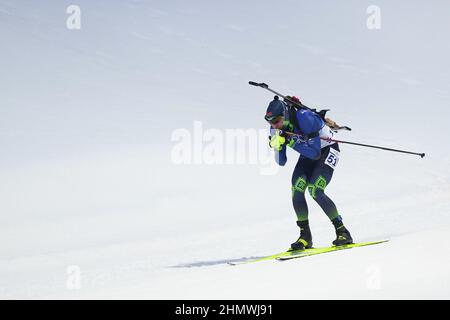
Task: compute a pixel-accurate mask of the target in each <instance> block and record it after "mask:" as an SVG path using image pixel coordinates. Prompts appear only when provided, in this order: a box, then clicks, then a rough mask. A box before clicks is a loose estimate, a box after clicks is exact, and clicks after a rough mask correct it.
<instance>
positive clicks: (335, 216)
mask: <svg viewBox="0 0 450 320" xmlns="http://www.w3.org/2000/svg"><path fill="white" fill-rule="evenodd" d="M335 148H336V150H339V148H338V147H337V146H336V147H335ZM324 151H325V152H323V155H322V157H321V159H320V160H318V161H317V164H316V165H315V168H314V170H313V173H312V175H311V177H310V179H309V180H308V191H309V193H310V195H311V197H312V198H313V199H314V200H315V201H316V202H317V204H319V206H320V207H321V208H322V210H323V211H324V212H325V213H326V215H327V216H328V218H329V219H330V221H331V222H332V223H333V226H334V228H335V230H336V236H337V238H336V240H335V241H333V244H334V245H343V244H349V243H352V242H353V239H352V237H351V235H350V232H349V231H348V230H347V229H346V228H345V226H344V223H343V222H342V217H341V216H340V214H339V212H338V210H337V208H336V205H335V204H334V202H333V200H331V199H330V197H328V196H327V195H326V194H325V188H326V187H327V186H328V185H329V183H330V182H331V178H332V177H333V172H334V169H333V168H332V167H330V166H329V165H327V164H326V162H325V161H326V159H327V156H328V151H329V149H326V150H324Z"/></svg>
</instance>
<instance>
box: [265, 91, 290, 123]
mask: <svg viewBox="0 0 450 320" xmlns="http://www.w3.org/2000/svg"><path fill="white" fill-rule="evenodd" d="M285 108H286V107H285V104H284V103H283V102H282V101H280V100H278V96H275V98H274V99H273V100H272V101H271V102H270V103H269V106H268V107H267V111H266V115H265V116H264V119H266V120H267V121H272V120H273V119H275V118H277V117H279V116H284V110H285Z"/></svg>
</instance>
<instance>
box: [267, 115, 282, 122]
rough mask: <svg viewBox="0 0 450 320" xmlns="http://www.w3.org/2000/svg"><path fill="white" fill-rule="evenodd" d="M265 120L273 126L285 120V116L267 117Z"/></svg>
mask: <svg viewBox="0 0 450 320" xmlns="http://www.w3.org/2000/svg"><path fill="white" fill-rule="evenodd" d="M264 119H266V121H267V122H269V123H271V124H275V123H277V122H279V121H280V120H281V119H283V116H267V115H265V116H264Z"/></svg>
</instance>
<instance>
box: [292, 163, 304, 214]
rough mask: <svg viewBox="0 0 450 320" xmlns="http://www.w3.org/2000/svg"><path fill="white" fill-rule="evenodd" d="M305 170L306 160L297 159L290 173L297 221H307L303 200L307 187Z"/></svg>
mask: <svg viewBox="0 0 450 320" xmlns="http://www.w3.org/2000/svg"><path fill="white" fill-rule="evenodd" d="M307 169H308V161H307V159H303V158H299V159H298V162H297V165H296V166H295V169H294V172H293V173H292V204H293V206H294V210H295V214H296V215H297V221H307V220H308V205H307V203H306V199H305V191H306V188H307V185H308V183H307V181H308V172H307Z"/></svg>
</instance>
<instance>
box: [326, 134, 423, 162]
mask: <svg viewBox="0 0 450 320" xmlns="http://www.w3.org/2000/svg"><path fill="white" fill-rule="evenodd" d="M320 139H322V140H325V141H332V142H338V143H347V144H353V145H355V146H361V147H368V148H375V149H382V150H386V151H394V152H401V153H408V154H414V155H417V156H420V157H421V158H423V157H425V153H418V152H411V151H405V150H399V149H391V148H386V147H380V146H374V145H371V144H363V143H356V142H350V141H342V140H335V139H331V138H325V137H320Z"/></svg>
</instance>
